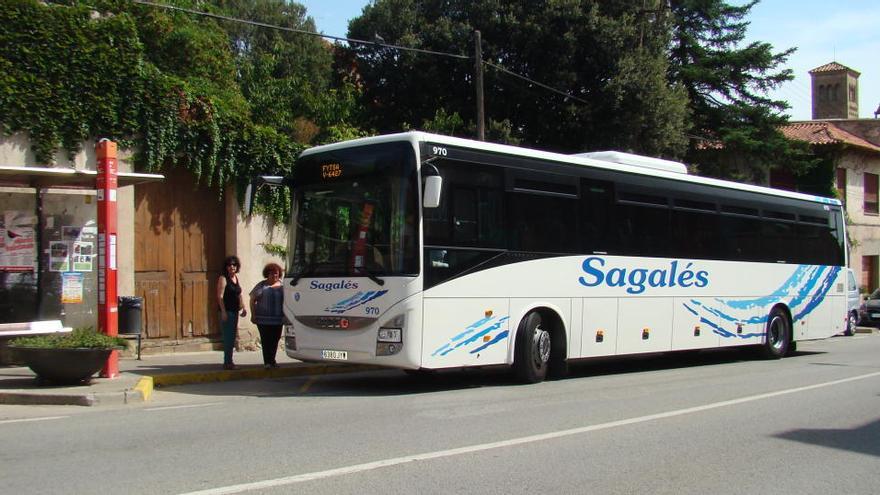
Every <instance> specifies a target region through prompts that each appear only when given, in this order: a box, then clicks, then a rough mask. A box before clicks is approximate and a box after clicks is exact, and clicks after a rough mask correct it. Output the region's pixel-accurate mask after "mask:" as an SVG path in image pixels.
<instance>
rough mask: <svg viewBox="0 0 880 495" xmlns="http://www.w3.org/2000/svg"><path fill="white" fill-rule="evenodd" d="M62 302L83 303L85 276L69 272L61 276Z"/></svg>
mask: <svg viewBox="0 0 880 495" xmlns="http://www.w3.org/2000/svg"><path fill="white" fill-rule="evenodd" d="M61 302H62V303H63V304H81V303H82V302H83V274H82V273H77V272H67V273H62V274H61Z"/></svg>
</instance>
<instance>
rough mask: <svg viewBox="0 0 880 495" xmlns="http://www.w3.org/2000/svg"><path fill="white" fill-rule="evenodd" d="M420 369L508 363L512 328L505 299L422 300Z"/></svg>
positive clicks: (513, 326) (508, 305)
mask: <svg viewBox="0 0 880 495" xmlns="http://www.w3.org/2000/svg"><path fill="white" fill-rule="evenodd" d="M424 301H425V305H424V308H425V311H424V313H423V314H424V318H423V321H424V323H423V325H424V332H423V333H422V335H423V339H422V349H423V351H422V367H424V368H452V367H460V366H485V365H491V364H504V363H506V362H507V355H508V353H507V350H508V348H509V347H510V345H511V344H510V340H511V339H512V338H513V337H512V335H511V328H513V331H514V332H515V331H516V324H517V323H518V322H514V323H511V322H510V302H509V300H508V299H507V298H427V297H426V298H425V300H424Z"/></svg>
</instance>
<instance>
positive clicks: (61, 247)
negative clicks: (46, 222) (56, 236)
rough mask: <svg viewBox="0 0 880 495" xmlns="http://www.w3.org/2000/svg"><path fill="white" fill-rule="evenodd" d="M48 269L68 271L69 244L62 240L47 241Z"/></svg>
mask: <svg viewBox="0 0 880 495" xmlns="http://www.w3.org/2000/svg"><path fill="white" fill-rule="evenodd" d="M49 271H52V272H66V271H70V245H69V244H67V242H64V241H52V242H50V243H49Z"/></svg>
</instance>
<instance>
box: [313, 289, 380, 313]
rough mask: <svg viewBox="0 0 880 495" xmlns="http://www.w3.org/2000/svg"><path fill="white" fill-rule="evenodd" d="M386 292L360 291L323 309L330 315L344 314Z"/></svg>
mask: <svg viewBox="0 0 880 495" xmlns="http://www.w3.org/2000/svg"><path fill="white" fill-rule="evenodd" d="M386 292H388V291H387V290H371V291H367V292H363V291H360V292H358V293H357V294H355V295H353V296H351V297H349V298H346V299H343V300H341V301H339V302H338V303H336V304H333V305H332V306H328V307H326V308H324V311H328V312H330V313H345V312H346V311H349V310H351V309H354V308H356V307H358V306H361V305H364V304H367V303H368V302H370V301H372V300H374V299H378V298H380V297H382V296H383V295H385V293H386Z"/></svg>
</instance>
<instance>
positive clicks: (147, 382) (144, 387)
mask: <svg viewBox="0 0 880 495" xmlns="http://www.w3.org/2000/svg"><path fill="white" fill-rule="evenodd" d="M134 389H135V390H137V391H138V392H140V393H141V397H143V399H144V402H148V401H149V400H150V396H152V395H153V377H152V376H145V377H143V378H141V379H140V380H138V383H137V385H135V386H134Z"/></svg>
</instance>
